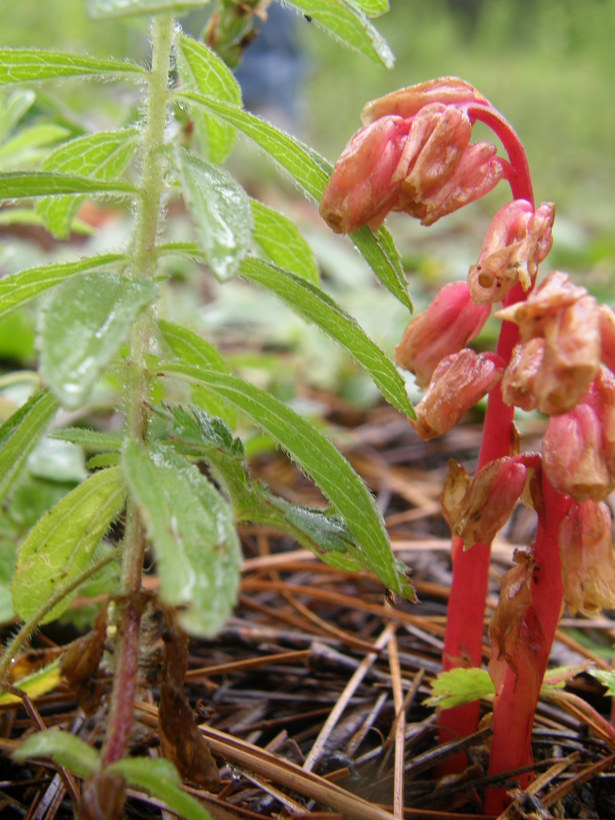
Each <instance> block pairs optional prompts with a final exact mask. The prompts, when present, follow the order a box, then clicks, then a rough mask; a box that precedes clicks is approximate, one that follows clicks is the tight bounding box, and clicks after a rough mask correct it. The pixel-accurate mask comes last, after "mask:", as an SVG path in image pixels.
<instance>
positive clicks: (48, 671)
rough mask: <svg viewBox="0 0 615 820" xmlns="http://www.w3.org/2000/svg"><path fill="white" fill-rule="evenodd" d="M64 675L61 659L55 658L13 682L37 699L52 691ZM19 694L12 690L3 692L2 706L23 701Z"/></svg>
mask: <svg viewBox="0 0 615 820" xmlns="http://www.w3.org/2000/svg"><path fill="white" fill-rule="evenodd" d="M61 680H62V675H61V674H60V661H59V660H55V661H52V662H51V663H48V664H47V665H46V666H43V667H42V668H41V669H37V670H36V672H33V673H32V674H31V675H26V676H25V677H24V678H20V679H19V680H17V681H15V682H14V683H13V686H15V687H16V688H17V689H21V691H22V692H25V693H26V695H27V696H28V697H29V698H30V699H31V700H35V699H36V698H38V697H40V696H41V695H45V694H47V692H51V690H52V689H55V687H56V686H57V685H58V684H59V683H60V681H61ZM21 702H22V701H21V698H20V697H19V695H14V694H12V693H11V692H2V693H1V694H0V706H6V705H7V704H9V703H21Z"/></svg>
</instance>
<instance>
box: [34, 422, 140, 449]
mask: <svg viewBox="0 0 615 820" xmlns="http://www.w3.org/2000/svg"><path fill="white" fill-rule="evenodd" d="M49 438H52V439H58V440H59V441H69V442H70V443H71V444H78V445H79V446H80V447H83V449H84V450H85V451H86V452H89V453H108V452H117V451H119V450H120V449H121V447H122V442H123V440H124V439H123V436H122V435H121V434H120V433H102V432H100V431H99V430H90V429H88V428H87V427H63V428H62V429H61V430H55V431H54V432H53V433H50V434H49Z"/></svg>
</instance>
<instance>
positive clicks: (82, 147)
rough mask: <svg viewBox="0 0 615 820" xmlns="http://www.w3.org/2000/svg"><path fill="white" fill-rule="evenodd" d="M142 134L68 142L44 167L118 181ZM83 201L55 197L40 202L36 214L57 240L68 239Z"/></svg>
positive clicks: (92, 136) (103, 134)
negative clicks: (59, 238)
mask: <svg viewBox="0 0 615 820" xmlns="http://www.w3.org/2000/svg"><path fill="white" fill-rule="evenodd" d="M137 136H138V131H137V129H136V128H126V129H125V130H123V131H109V132H104V131H101V132H99V133H97V134H86V135H85V136H82V137H76V138H75V139H72V140H70V141H69V142H65V143H64V144H63V145H61V146H60V147H59V148H56V150H55V151H52V152H51V153H50V154H49V155H48V156H47V157H46V159H45V161H44V162H43V163H42V165H41V168H42V170H43V171H46V172H53V173H62V174H70V175H75V176H79V177H89V178H91V179H95V180H107V181H109V180H113V179H116V178H118V177H119V176H120V175H121V174H122V173H123V171H124V169H125V168H126V166H127V165H128V163H129V162H130V160H131V158H132V155H133V154H134V151H135V149H136V147H137ZM82 201H83V197H81V196H54V197H51V198H49V199H42V200H40V201H39V202H37V205H36V210H37V212H38V213H39V214H40V215H41V216H42V218H43V220H44V222H45V225H46V226H47V228H48V230H50V231H51V232H52V233H53V234H54V235H55V236H58V237H66V236H68V233H69V231H70V227H71V223H72V221H73V219H74V217H75V215H76V213H77V211H78V210H79V206H80V204H81V202H82Z"/></svg>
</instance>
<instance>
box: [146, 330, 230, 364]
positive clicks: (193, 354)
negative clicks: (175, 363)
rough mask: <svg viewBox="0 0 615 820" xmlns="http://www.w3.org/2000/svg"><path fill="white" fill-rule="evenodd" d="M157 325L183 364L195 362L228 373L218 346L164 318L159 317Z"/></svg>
mask: <svg viewBox="0 0 615 820" xmlns="http://www.w3.org/2000/svg"><path fill="white" fill-rule="evenodd" d="M158 327H159V328H160V332H161V333H162V336H163V338H164V340H165V342H166V343H167V344H168V345H169V347H170V348H171V350H172V351H173V353H174V354H175V356H177V358H178V359H180V360H181V361H183V362H184V363H185V364H195V365H197V367H205V368H209V369H211V370H219V371H220V373H229V374H230V372H231V369H230V367H229V366H228V364H227V363H226V361H225V360H224V357H223V356H222V354H221V353H220V351H219V350H218V348H217V347H215V345H212V344H210V343H209V342H208V341H206V340H205V339H203V338H202V337H201V336H198V335H197V334H196V333H195V332H194V331H192V330H189V329H188V328H186V327H182V326H181V325H176V324H175V323H174V322H167V321H166V320H164V319H160V321H159V322H158Z"/></svg>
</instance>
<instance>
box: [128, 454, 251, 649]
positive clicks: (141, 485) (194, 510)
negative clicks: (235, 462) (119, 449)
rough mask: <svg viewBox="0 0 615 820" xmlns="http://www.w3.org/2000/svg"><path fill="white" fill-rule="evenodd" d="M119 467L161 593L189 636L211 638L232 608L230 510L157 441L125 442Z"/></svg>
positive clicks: (234, 560) (234, 577)
mask: <svg viewBox="0 0 615 820" xmlns="http://www.w3.org/2000/svg"><path fill="white" fill-rule="evenodd" d="M122 461H123V468H124V474H125V476H126V480H127V482H128V486H129V488H130V492H131V494H132V495H133V497H134V498H135V500H136V502H137V504H138V506H139V509H140V510H141V514H142V516H143V519H144V521H145V523H146V526H147V531H148V535H149V537H150V539H151V541H152V545H153V548H154V553H155V556H156V565H157V568H158V574H159V576H160V597H161V599H162V600H163V601H164V602H165V603H167V604H169V605H170V606H177V607H180V608H181V609H180V614H179V620H180V623H181V625H182V627H183V629H185V630H186V632H188V633H189V634H191V635H198V636H201V637H211V636H212V635H215V633H216V632H218V631H219V629H220V628H221V627H222V626H223V625H224V623H225V622H226V620H227V618H228V617H229V615H230V614H231V611H232V608H233V606H234V604H235V599H236V596H237V590H238V588H239V572H240V568H241V548H240V545H239V538H238V536H237V532H236V531H235V526H234V522H233V518H232V513H231V510H230V508H229V506H228V504H227V503H226V501H225V500H224V499H223V498H222V496H221V495H220V494H219V493H218V492H217V490H216V489H215V488H214V486H213V484H211V483H210V482H209V481H208V480H207V479H206V478H205V476H203V475H201V473H200V472H199V469H198V467H196V466H195V465H193V464H190V463H189V462H188V461H186V459H185V458H184V457H183V456H181V455H178V454H177V453H175V452H174V451H173V450H172V449H171V448H169V447H165V446H163V445H160V444H159V445H156V444H154V445H152V447H151V448H150V449H149V450H148V451H145V450H143V449H141V447H140V446H139V444H137V442H135V441H132V440H129V441H127V442H126V445H125V447H124V452H123V459H122Z"/></svg>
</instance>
